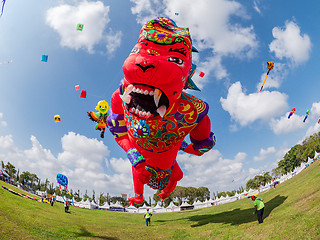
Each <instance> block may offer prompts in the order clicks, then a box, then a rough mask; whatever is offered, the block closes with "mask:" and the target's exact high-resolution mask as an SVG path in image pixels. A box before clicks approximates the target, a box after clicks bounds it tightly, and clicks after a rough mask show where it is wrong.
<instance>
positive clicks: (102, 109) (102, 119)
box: [87, 100, 110, 138]
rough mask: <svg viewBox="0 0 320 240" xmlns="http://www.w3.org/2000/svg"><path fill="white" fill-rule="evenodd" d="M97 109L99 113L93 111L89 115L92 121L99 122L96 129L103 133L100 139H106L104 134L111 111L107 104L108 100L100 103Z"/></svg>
mask: <svg viewBox="0 0 320 240" xmlns="http://www.w3.org/2000/svg"><path fill="white" fill-rule="evenodd" d="M95 109H96V110H97V111H99V112H92V111H91V112H87V113H88V116H89V118H90V119H91V120H92V121H94V122H97V125H96V127H95V129H96V130H99V131H101V134H100V137H101V138H104V132H105V130H106V125H107V118H108V116H109V114H108V111H109V110H110V106H109V104H108V103H107V102H106V100H101V101H99V102H98V104H97V106H96V108H95Z"/></svg>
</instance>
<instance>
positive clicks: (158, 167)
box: [107, 17, 215, 205]
mask: <svg viewBox="0 0 320 240" xmlns="http://www.w3.org/2000/svg"><path fill="white" fill-rule="evenodd" d="M192 51H196V49H195V48H193V47H192V42H191V37H190V34H189V30H188V28H180V27H178V26H177V25H176V24H175V22H174V21H172V20H171V19H168V18H165V17H161V18H157V19H153V20H151V21H149V22H147V23H146V24H145V25H144V26H143V27H142V29H141V32H140V35H139V39H138V42H137V44H136V45H135V47H134V48H133V50H132V52H131V54H130V55H129V57H128V58H127V59H126V60H125V62H124V64H123V72H124V79H123V80H122V81H121V84H120V87H119V89H118V90H116V91H115V92H114V93H113V95H112V98H111V112H110V115H109V117H108V121H107V122H108V126H109V130H110V131H111V133H112V134H113V135H114V137H115V140H116V141H117V143H118V144H119V145H120V146H121V147H122V148H123V149H124V150H125V151H126V153H127V156H128V159H129V161H130V162H131V164H132V175H133V183H134V191H135V197H132V198H129V200H130V205H132V204H133V203H141V202H143V190H144V185H145V184H147V185H148V186H150V187H151V188H153V189H159V190H161V193H160V194H159V197H160V198H161V199H165V198H166V197H168V196H169V194H170V193H171V192H172V191H173V190H174V189H175V187H176V184H177V181H179V180H181V179H182V177H183V173H182V171H181V169H180V167H179V165H178V163H177V161H176V157H177V153H178V151H179V150H183V151H184V152H187V153H190V154H194V155H198V156H201V155H202V154H204V153H205V152H207V151H209V150H210V149H211V148H212V147H213V146H214V145H215V137H214V134H213V133H212V132H211V130H210V129H211V124H210V119H209V117H208V115H207V113H208V110H209V107H208V104H207V103H205V102H204V101H202V100H200V99H198V98H196V97H194V96H192V95H189V94H187V93H185V92H183V89H187V88H189V89H196V90H198V89H197V87H196V86H195V84H194V83H193V82H192V80H191V77H192V75H193V73H194V71H195V65H193V64H192V59H191V57H192V56H191V55H192ZM188 134H190V140H191V144H189V145H188V144H187V142H186V141H184V138H185V137H186V136H187V135H188Z"/></svg>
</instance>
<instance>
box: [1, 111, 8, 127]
mask: <svg viewBox="0 0 320 240" xmlns="http://www.w3.org/2000/svg"><path fill="white" fill-rule="evenodd" d="M2 118H3V113H0V125H1V126H2V127H6V126H7V122H6V121H3V120H1V119H2Z"/></svg>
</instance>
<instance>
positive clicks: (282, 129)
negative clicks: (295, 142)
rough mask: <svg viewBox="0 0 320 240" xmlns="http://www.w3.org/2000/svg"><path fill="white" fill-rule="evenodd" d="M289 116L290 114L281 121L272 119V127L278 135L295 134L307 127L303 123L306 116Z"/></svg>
mask: <svg viewBox="0 0 320 240" xmlns="http://www.w3.org/2000/svg"><path fill="white" fill-rule="evenodd" d="M288 115H289V112H287V113H286V115H285V116H282V117H281V118H280V119H271V121H270V127H271V129H272V131H273V132H274V133H275V134H276V135H279V134H283V133H289V132H293V131H296V130H298V129H301V128H304V127H305V123H304V122H303V119H304V116H299V115H297V114H293V115H292V116H291V117H290V118H288Z"/></svg>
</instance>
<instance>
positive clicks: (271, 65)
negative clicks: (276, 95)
mask: <svg viewBox="0 0 320 240" xmlns="http://www.w3.org/2000/svg"><path fill="white" fill-rule="evenodd" d="M267 64H268V69H269V70H268V72H267V75H266V77H265V79H264V81H263V83H262V86H261V88H260V92H261V90H262V88H263V86H264V84H265V82H266V80H267V77H268V75H269V72H270V70H272V69H273V68H274V63H273V62H267Z"/></svg>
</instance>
